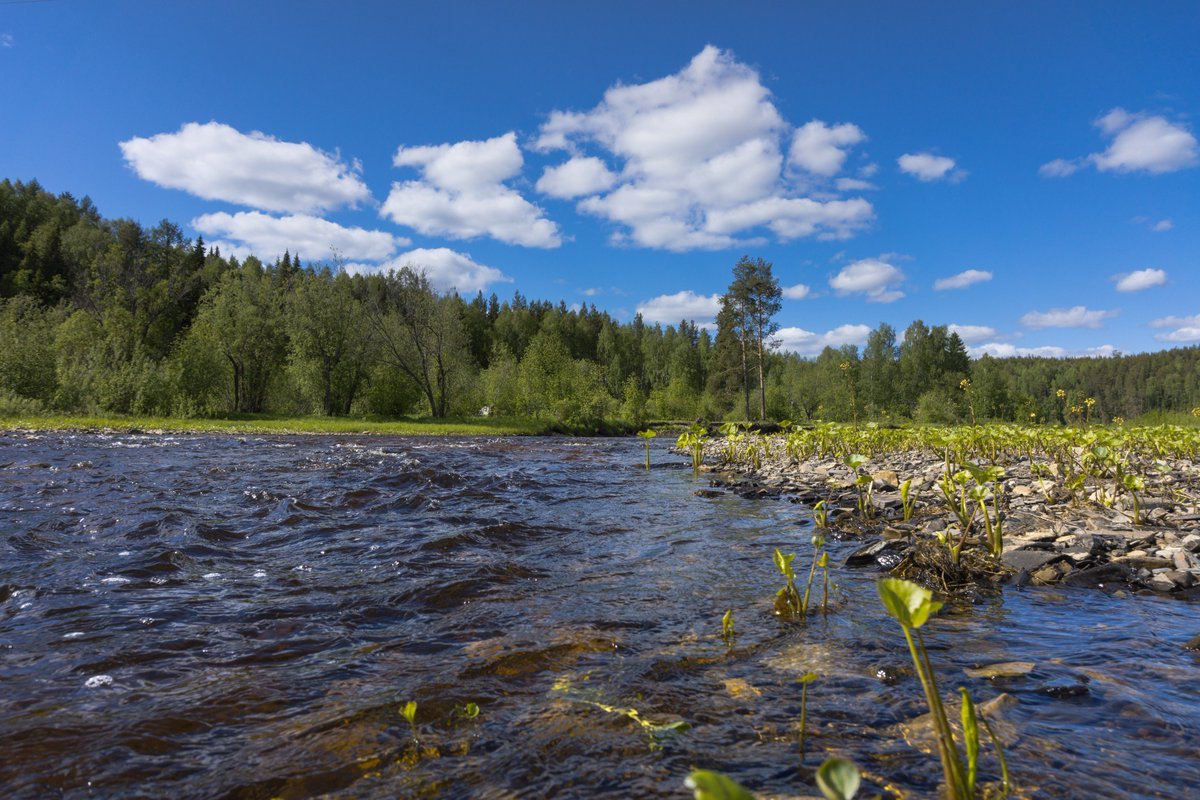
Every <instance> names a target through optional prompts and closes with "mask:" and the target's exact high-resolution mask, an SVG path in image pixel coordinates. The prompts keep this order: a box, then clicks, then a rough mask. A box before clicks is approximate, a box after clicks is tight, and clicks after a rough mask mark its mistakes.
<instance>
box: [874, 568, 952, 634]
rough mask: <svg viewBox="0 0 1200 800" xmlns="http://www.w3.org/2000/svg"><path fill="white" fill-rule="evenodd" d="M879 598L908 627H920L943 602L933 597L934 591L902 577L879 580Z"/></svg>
mask: <svg viewBox="0 0 1200 800" xmlns="http://www.w3.org/2000/svg"><path fill="white" fill-rule="evenodd" d="M878 588H879V599H880V600H882V601H883V607H884V608H885V609H886V610H887V612H888V613H889V614H891V615H892V616H893V617H895V618H896V620H897V621H898V622H899V623H900V624H901V625H903V626H904V627H906V628H919V627H921V626H922V625H924V624H925V621H926V620H928V619H929V615H930V614H933V613H935V612H936V611H937V610H938V609H940V608H941V607H942V604H941V603H939V602H937V601H935V600H934V599H933V593H932V592H930V591H929V590H928V589H926V588H925V587H923V586H918V585H917V584H915V583H913V582H912V581H906V580H902V579H900V578H884V579H883V580H881V581H879V584H878Z"/></svg>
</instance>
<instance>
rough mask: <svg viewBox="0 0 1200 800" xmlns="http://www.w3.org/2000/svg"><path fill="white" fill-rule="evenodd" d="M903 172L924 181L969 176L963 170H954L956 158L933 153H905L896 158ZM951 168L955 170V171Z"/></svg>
mask: <svg viewBox="0 0 1200 800" xmlns="http://www.w3.org/2000/svg"><path fill="white" fill-rule="evenodd" d="M896 163H897V164H899V165H900V171H901V172H907V173H908V174H909V175H912V176H913V177H915V178H917V179H918V180H922V181H940V180H945V179H947V178H948V179H949V180H951V181H954V182H958V181H960V180H962V179H963V178H965V177H966V176H967V173H966V172H964V171H963V170H954V159H953V158H947V157H946V156H935V155H933V154H932V153H905V154H904V155H902V156H900V157H899V158H898V159H896ZM951 170H954V171H953V172H952V171H951Z"/></svg>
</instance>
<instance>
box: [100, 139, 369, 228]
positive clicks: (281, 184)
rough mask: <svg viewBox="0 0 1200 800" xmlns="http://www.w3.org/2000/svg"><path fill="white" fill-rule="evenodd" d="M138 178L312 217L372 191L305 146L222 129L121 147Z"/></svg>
mask: <svg viewBox="0 0 1200 800" xmlns="http://www.w3.org/2000/svg"><path fill="white" fill-rule="evenodd" d="M120 146H121V154H122V155H123V156H124V158H125V161H126V162H127V163H128V164H129V166H130V167H131V168H132V169H133V171H134V172H136V173H137V175H138V177H140V178H142V179H144V180H148V181H150V182H152V183H156V184H158V185H159V186H163V187H166V188H169V189H182V190H183V191H185V192H188V193H189V194H193V195H195V196H197V197H201V198H203V199H205V200H223V201H226V202H229V203H236V204H237V205H242V206H249V207H250V208H257V209H261V210H264V211H282V212H290V213H296V214H307V213H312V212H314V211H322V210H328V209H332V208H339V207H341V206H356V205H358V204H359V203H360V202H363V201H366V200H369V199H370V197H371V193H370V191H369V190H368V189H367V186H366V184H365V183H363V182H362V179H361V177H359V172H360V169H359V166H358V164H357V163H355V164H350V165H347V164H346V163H344V162H343V161H342V160H341V158H340V156H338V155H337V154H336V153H326V152H324V151H322V150H318V149H317V148H315V147H313V146H312V145H310V144H308V143H306V142H283V141H280V140H279V139H276V138H275V137H273V136H268V135H267V134H265V133H259V132H258V131H251V132H250V133H248V134H247V133H242V132H240V131H238V130H235V129H234V128H231V127H229V126H228V125H223V124H221V123H219V122H208V123H205V124H200V123H196V122H189V123H187V124H186V125H184V126H183V127H182V128H180V129H179V130H178V131H177V132H175V133H159V134H155V135H154V136H151V137H149V138H142V137H137V136H135V137H134V138H132V139H129V140H127V141H124V142H121V145H120Z"/></svg>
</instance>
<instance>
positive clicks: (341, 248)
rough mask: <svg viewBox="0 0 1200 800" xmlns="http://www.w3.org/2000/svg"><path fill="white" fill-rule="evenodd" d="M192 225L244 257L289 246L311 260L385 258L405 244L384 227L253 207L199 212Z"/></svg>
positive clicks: (273, 254) (270, 255)
mask: <svg viewBox="0 0 1200 800" xmlns="http://www.w3.org/2000/svg"><path fill="white" fill-rule="evenodd" d="M192 227H193V228H195V229H196V230H197V231H199V232H200V233H202V234H204V235H205V236H209V237H219V238H220V239H222V240H223V241H218V242H214V243H213V244H215V245H216V246H218V247H220V248H221V250H222V251H223V252H229V253H232V254H234V255H238V256H239V257H241V258H245V257H246V256H247V255H250V254H254V255H256V256H258V257H259V258H260V259H263V260H264V261H270V260H273V259H275V258H278V257H279V256H281V255H283V253H284V251H290V252H291V253H292V254H293V255H302V256H304V257H305V258H306V259H307V260H310V261H322V260H326V259H329V258H330V257H331V255H332V251H337V253H338V255H339V256H341V257H343V258H348V259H370V260H373V261H378V260H380V259H384V258H387V257H388V256H390V255H391V254H392V253H394V252H395V251H396V248H397V247H400V246H404V245H407V244H409V241H408V240H407V239H403V238H399V237H396V236H393V235H391V234H390V233H385V232H384V231H368V230H364V229H362V228H345V227H342V226H341V225H338V224H336V223H333V222H329V221H328V220H324V219H320V218H319V217H310V216H306V215H294V216H288V217H272V216H270V215H269V214H263V213H261V212H258V211H239V212H238V213H236V214H227V213H225V212H224V211H221V212H218V213H216V214H204V215H203V216H199V217H196V218H195V219H194V220H192Z"/></svg>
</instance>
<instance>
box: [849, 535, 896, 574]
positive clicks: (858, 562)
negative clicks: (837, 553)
mask: <svg viewBox="0 0 1200 800" xmlns="http://www.w3.org/2000/svg"><path fill="white" fill-rule="evenodd" d="M907 546H908V545H907V543H906V542H903V541H892V542H889V541H887V540H886V539H880V540H879V541H878V542H873V543H871V544H868V545H864V546H863V547H860V548H858V549H857V550H855V551H854V552H853V553H851V554H850V555H848V556H846V560H845V561H844V562H843V565H844V566H847V567H865V566H870V565H871V564H880V565H882V564H883V562H884V561H890V560H891V558H889V556H898V555H899V552H900V551H901V550H903V549H904V548H906V547H907ZM892 566H895V564H893V565H892ZM889 569H890V567H889Z"/></svg>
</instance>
